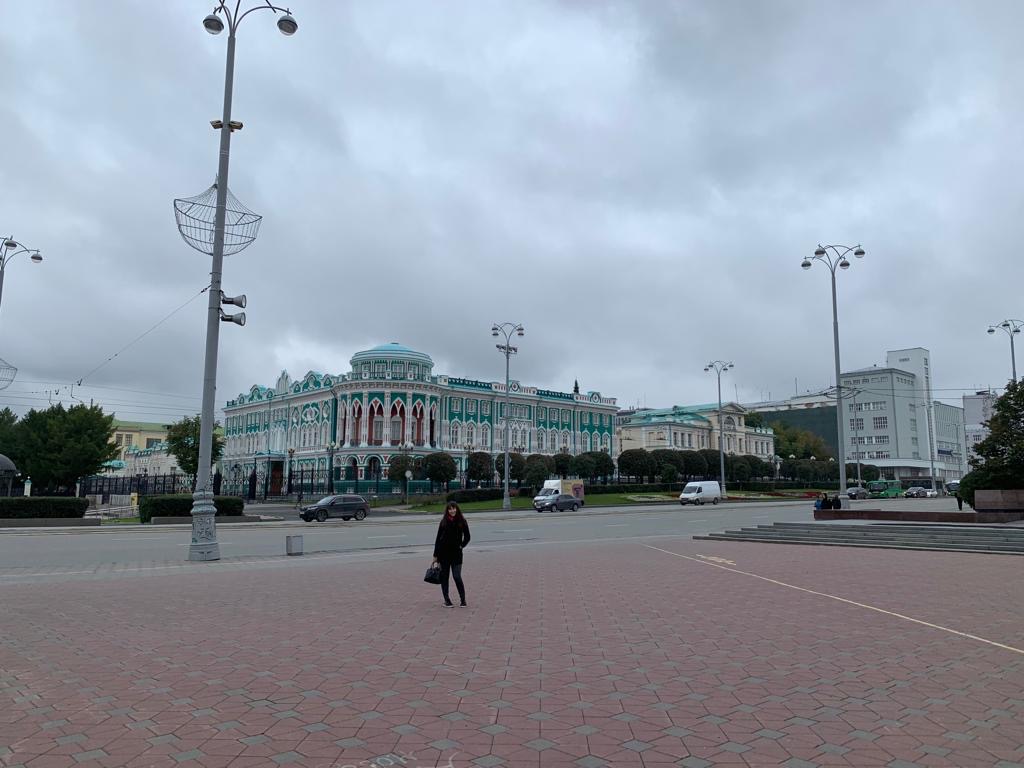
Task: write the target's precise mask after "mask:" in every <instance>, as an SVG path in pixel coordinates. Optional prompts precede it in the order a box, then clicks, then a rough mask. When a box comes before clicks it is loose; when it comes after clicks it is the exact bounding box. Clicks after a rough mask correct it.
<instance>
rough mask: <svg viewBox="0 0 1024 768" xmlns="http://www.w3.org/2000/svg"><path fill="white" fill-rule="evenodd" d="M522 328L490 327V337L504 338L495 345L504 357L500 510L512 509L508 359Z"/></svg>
mask: <svg viewBox="0 0 1024 768" xmlns="http://www.w3.org/2000/svg"><path fill="white" fill-rule="evenodd" d="M522 335H523V326H521V325H519V324H518V323H500V324H499V323H495V324H494V325H492V326H491V336H495V337H500V336H504V337H505V343H504V344H495V346H496V347H497V348H498V351H499V352H501V353H502V354H503V355H505V495H504V496H502V499H501V508H502V509H512V499H511V498H510V497H509V495H508V450H509V441H510V439H511V423H512V399H511V395H510V393H509V383H510V382H509V376H508V372H509V358H511V357H512V355H514V354H516V353H517V352H519V348H518V347H513V346H512V336H522Z"/></svg>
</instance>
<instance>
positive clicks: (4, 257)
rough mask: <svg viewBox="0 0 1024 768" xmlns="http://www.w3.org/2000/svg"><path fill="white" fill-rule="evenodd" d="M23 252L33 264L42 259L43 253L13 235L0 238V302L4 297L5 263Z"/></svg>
mask: <svg viewBox="0 0 1024 768" xmlns="http://www.w3.org/2000/svg"><path fill="white" fill-rule="evenodd" d="M23 253H27V254H28V256H29V258H30V259H32V263H34V264H38V263H39V262H41V261H42V260H43V255H42V254H41V253H40V252H39V251H38V250H37V249H35V248H29V247H28V246H27V245H25V244H24V243H19V242H18V241H17V240H15V239H14V238H13V237H5V238H4V239H3V240H0V302H2V301H3V297H4V272H5V271H6V270H7V264H8V263H9V262H10V260H11V259H13V258H14V257H15V256H20V255H21V254H23Z"/></svg>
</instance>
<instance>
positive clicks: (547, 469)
mask: <svg viewBox="0 0 1024 768" xmlns="http://www.w3.org/2000/svg"><path fill="white" fill-rule="evenodd" d="M554 469H555V468H554V462H553V461H551V459H550V458H549V457H547V456H544V455H543V454H540V453H531V454H530V455H529V456H527V457H526V471H525V472H524V479H525V480H526V483H527V484H528V485H530V486H531V487H533V488H534V489H537V488H542V487H543V486H544V481H545V480H547V479H548V478H549V477H550V476H551V475H552V473H553V472H554Z"/></svg>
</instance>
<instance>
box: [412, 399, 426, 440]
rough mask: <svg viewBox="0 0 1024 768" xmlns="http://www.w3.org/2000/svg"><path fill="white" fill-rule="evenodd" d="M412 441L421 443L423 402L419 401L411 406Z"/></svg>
mask: <svg viewBox="0 0 1024 768" xmlns="http://www.w3.org/2000/svg"><path fill="white" fill-rule="evenodd" d="M412 441H413V442H414V443H415V444H416V445H423V403H420V402H417V403H416V405H414V406H413V408H412Z"/></svg>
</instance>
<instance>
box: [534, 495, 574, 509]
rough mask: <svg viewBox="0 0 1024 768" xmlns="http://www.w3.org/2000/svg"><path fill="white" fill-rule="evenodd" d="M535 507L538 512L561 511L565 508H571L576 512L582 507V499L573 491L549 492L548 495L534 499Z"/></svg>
mask: <svg viewBox="0 0 1024 768" xmlns="http://www.w3.org/2000/svg"><path fill="white" fill-rule="evenodd" d="M533 508H534V509H536V510H537V511H538V512H543V511H544V510H548V511H549V512H560V511H562V510H565V509H571V510H572V511H573V512H575V511H576V510H577V509H579V508H580V500H579V499H577V498H576V497H575V496H573V495H572V494H571V493H558V494H548V495H546V496H537V497H536V498H535V499H534V500H533Z"/></svg>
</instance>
